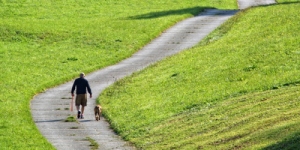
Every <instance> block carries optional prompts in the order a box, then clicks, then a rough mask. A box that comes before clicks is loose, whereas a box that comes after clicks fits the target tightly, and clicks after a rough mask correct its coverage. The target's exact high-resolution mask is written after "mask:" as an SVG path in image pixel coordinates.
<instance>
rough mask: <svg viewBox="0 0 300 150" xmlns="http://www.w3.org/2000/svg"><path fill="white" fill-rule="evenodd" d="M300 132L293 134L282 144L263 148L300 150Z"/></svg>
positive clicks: (269, 149) (267, 149)
mask: <svg viewBox="0 0 300 150" xmlns="http://www.w3.org/2000/svg"><path fill="white" fill-rule="evenodd" d="M299 141H300V132H297V133H295V134H293V136H291V137H290V138H287V139H285V140H283V141H282V142H279V143H276V144H274V145H270V146H268V147H265V148H263V150H294V149H300V143H299Z"/></svg>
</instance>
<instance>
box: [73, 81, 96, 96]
mask: <svg viewBox="0 0 300 150" xmlns="http://www.w3.org/2000/svg"><path fill="white" fill-rule="evenodd" d="M75 87H76V94H86V90H88V92H89V93H90V94H92V90H91V88H90V85H89V82H88V81H87V80H86V79H85V78H77V79H76V80H75V81H74V84H73V86H72V90H71V93H72V94H73V93H74V90H75Z"/></svg>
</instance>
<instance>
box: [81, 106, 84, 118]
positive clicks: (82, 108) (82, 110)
mask: <svg viewBox="0 0 300 150" xmlns="http://www.w3.org/2000/svg"><path fill="white" fill-rule="evenodd" d="M83 112H84V106H83V105H82V106H81V119H83Z"/></svg>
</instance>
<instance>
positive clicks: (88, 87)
mask: <svg viewBox="0 0 300 150" xmlns="http://www.w3.org/2000/svg"><path fill="white" fill-rule="evenodd" d="M86 83H87V85H86V87H87V90H88V92H89V93H90V98H92V90H91V88H90V84H89V82H88V81H87V82H86Z"/></svg>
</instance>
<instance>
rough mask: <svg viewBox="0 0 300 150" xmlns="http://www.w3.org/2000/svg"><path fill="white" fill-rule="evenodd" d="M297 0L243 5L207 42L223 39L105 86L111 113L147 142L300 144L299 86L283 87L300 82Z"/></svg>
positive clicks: (122, 128) (132, 136) (125, 131)
mask: <svg viewBox="0 0 300 150" xmlns="http://www.w3.org/2000/svg"><path fill="white" fill-rule="evenodd" d="M299 7H300V4H299V3H290V4H282V5H273V6H269V7H258V8H254V9H251V10H247V11H244V12H241V13H239V14H238V16H236V17H234V18H233V19H231V21H230V22H228V23H227V24H225V25H224V26H223V27H222V28H220V29H219V30H218V31H216V32H215V33H213V34H212V35H211V37H210V38H208V39H207V40H206V41H205V42H208V43H209V41H211V42H212V41H214V40H215V39H218V38H220V36H223V37H222V38H221V39H220V40H217V41H214V42H212V43H211V44H209V45H205V44H203V43H202V44H200V45H202V46H200V45H199V46H198V47H195V48H193V49H191V50H189V51H185V52H183V53H181V54H180V55H176V56H174V57H172V58H169V59H167V60H165V61H162V62H161V63H159V64H156V65H153V66H152V67H150V68H148V69H146V70H144V71H141V72H139V73H136V74H134V75H132V76H131V77H128V78H126V79H124V80H121V81H119V82H118V83H116V84H115V85H114V86H113V87H111V88H109V89H107V90H106V91H105V93H104V94H103V96H102V97H101V103H102V105H103V107H104V109H105V114H106V116H107V117H108V118H110V119H112V125H113V127H114V128H115V129H116V131H117V132H119V133H120V134H121V135H122V136H123V137H124V138H126V139H128V140H130V141H133V142H134V143H136V144H137V145H138V146H139V147H142V148H143V149H162V148H164V149H171V148H177V149H196V148H205V149H210V148H212V147H217V148H224V149H233V148H243V147H248V148H249V147H255V148H264V147H266V148H267V149H268V148H280V147H281V146H284V145H285V144H291V146H295V147H299V145H298V144H297V143H295V142H294V141H296V140H297V139H299V131H300V128H299V123H298V122H297V119H299V118H298V114H299V111H298V106H299V104H298V101H299V96H300V93H299V92H298V91H299V87H298V86H296V87H290V88H283V89H281V87H283V86H289V85H295V84H296V85H297V83H299V78H300V76H299V75H300V66H299V64H300V62H299V60H300V51H299V34H298V33H299V31H300V28H299V22H300V20H299V17H298V16H297V14H299V11H300V10H299V9H298V8H299ZM231 29H233V30H231ZM224 32H225V33H226V32H227V33H226V34H225V35H222V33H224ZM205 42H204V43H205ZM274 89H275V90H274ZM276 89H278V90H276ZM253 92H256V93H253ZM251 93H253V94H251ZM255 95H257V97H256V96H255ZM128 120H130V121H128ZM282 131H284V132H282ZM276 143H277V144H276Z"/></svg>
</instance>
